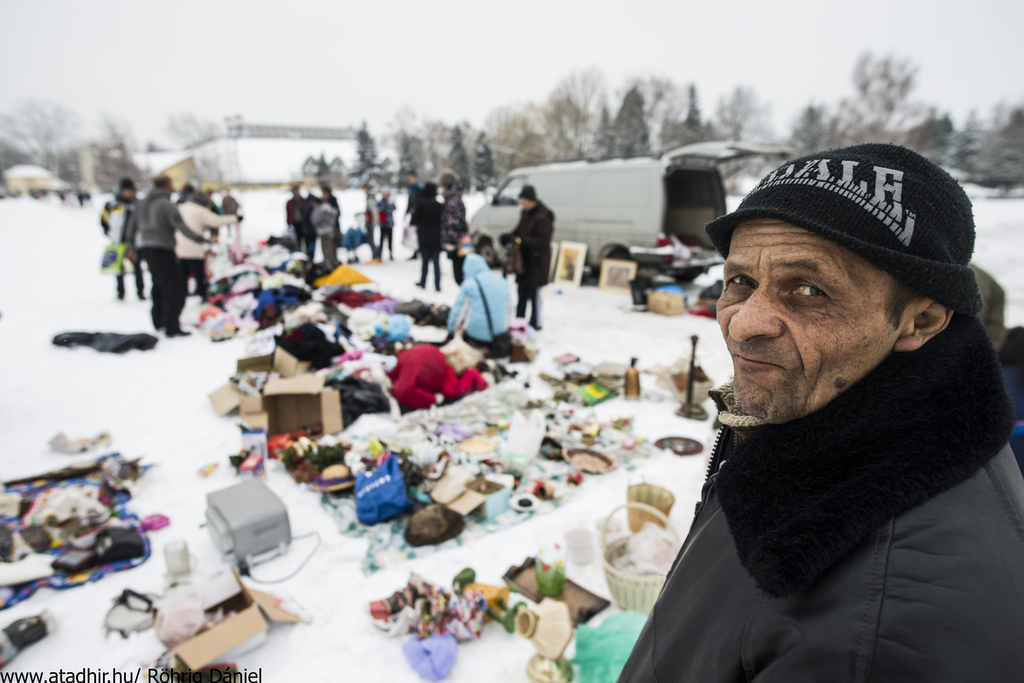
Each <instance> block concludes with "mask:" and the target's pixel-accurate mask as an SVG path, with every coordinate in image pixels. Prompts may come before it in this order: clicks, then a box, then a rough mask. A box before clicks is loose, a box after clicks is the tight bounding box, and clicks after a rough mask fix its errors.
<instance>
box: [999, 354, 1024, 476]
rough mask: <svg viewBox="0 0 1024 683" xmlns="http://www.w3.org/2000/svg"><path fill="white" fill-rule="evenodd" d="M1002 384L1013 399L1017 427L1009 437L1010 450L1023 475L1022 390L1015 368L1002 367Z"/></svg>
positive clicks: (1023, 430)
mask: <svg viewBox="0 0 1024 683" xmlns="http://www.w3.org/2000/svg"><path fill="white" fill-rule="evenodd" d="M1003 384H1005V385H1006V391H1007V392H1008V393H1009V394H1010V398H1012V399H1013V406H1014V409H1015V410H1016V412H1017V426H1016V427H1015V428H1014V430H1013V436H1011V437H1010V448H1012V449H1013V454H1014V455H1015V456H1016V457H1017V467H1019V468H1020V470H1021V474H1024V389H1021V388H1020V385H1019V384H1017V368H1015V367H1014V366H1012V365H1004V366H1003Z"/></svg>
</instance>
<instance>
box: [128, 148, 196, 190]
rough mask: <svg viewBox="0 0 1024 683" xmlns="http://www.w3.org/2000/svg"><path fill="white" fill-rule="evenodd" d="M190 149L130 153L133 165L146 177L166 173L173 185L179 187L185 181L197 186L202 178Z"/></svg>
mask: <svg viewBox="0 0 1024 683" xmlns="http://www.w3.org/2000/svg"><path fill="white" fill-rule="evenodd" d="M194 156H195V154H194V153H193V151H192V150H188V151H184V152H136V153H135V154H133V155H132V159H133V160H134V161H135V165H136V166H138V167H139V170H141V171H142V172H143V173H145V174H146V176H147V177H148V178H152V177H154V176H158V175H161V174H163V175H167V176H170V177H171V180H173V181H174V186H175V187H176V188H177V187H181V186H182V185H183V184H185V183H192V184H193V185H196V186H197V187H198V184H199V181H201V180H202V178H201V176H200V173H199V169H197V168H196V163H195V159H194Z"/></svg>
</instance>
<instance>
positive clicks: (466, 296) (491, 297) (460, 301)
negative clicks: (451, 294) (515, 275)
mask: <svg viewBox="0 0 1024 683" xmlns="http://www.w3.org/2000/svg"><path fill="white" fill-rule="evenodd" d="M462 272H463V277H464V278H465V279H464V280H463V281H462V287H461V288H460V289H459V296H458V297H456V298H455V304H454V305H453V306H452V310H451V313H450V314H449V315H448V331H449V332H454V331H455V325H456V323H457V322H459V320H460V319H461V320H462V325H463V326H464V329H465V332H466V334H467V335H469V336H470V337H472V338H473V339H477V340H479V341H482V342H489V341H491V340H492V339H493V337H492V336H491V330H490V328H489V327H488V325H487V312H486V311H485V310H484V301H483V298H481V296H480V291H481V290H483V294H484V296H486V297H487V306H488V308H490V311H491V322H492V324H493V325H494V333H495V334H501V333H502V332H507V331H508V305H509V304H508V282H507V281H506V280H505V278H503V277H502V276H500V275H498V274H497V273H495V272H493V271H492V270H491V269H490V267H489V266H488V265H487V261H486V260H484V257H483V256H481V255H480V254H470V255H469V256H467V257H466V262H465V263H464V264H463V266H462ZM478 282H479V283H480V286H479V287H478V286H477V283H478ZM467 309H468V320H467V319H466V315H465V314H464V311H467Z"/></svg>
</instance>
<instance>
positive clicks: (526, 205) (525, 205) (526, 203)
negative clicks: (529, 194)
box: [519, 199, 537, 211]
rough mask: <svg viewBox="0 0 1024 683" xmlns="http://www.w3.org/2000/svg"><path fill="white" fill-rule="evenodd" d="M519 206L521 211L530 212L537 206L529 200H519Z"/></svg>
mask: <svg viewBox="0 0 1024 683" xmlns="http://www.w3.org/2000/svg"><path fill="white" fill-rule="evenodd" d="M519 206H520V207H521V208H522V210H523V211H530V210H531V209H533V207H535V206H537V202H535V201H532V200H530V199H520V200H519Z"/></svg>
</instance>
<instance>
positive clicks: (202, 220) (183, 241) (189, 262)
mask: <svg viewBox="0 0 1024 683" xmlns="http://www.w3.org/2000/svg"><path fill="white" fill-rule="evenodd" d="M178 211H179V212H180V213H181V219H182V220H183V221H184V222H185V225H187V226H188V228H189V229H190V230H191V231H192V232H194V233H195V234H197V235H202V234H203V233H205V232H206V230H207V229H210V228H222V227H224V226H226V225H231V224H232V223H237V222H238V216H236V215H234V214H232V215H228V216H220V215H218V214H216V213H214V212H213V211H211V210H210V200H209V198H208V197H207V196H206V195H205V194H203V193H202V192H195V193H193V194H192V195H191V196H190V197H189V199H188V201H187V202H185V203H183V204H179V205H178ZM174 255H175V256H177V257H178V261H179V262H180V263H181V275H182V278H181V279H182V282H183V283H184V285H185V296H188V278H189V276H190V275H191V276H192V277H193V278H195V281H196V294H198V295H199V296H200V297H201V298H202V299H204V300H205V299H206V245H205V244H203V243H202V242H196V241H195V240H191V239H189V238H188V237H186V236H185V235H183V234H182V233H180V232H177V233H175V245H174Z"/></svg>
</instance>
